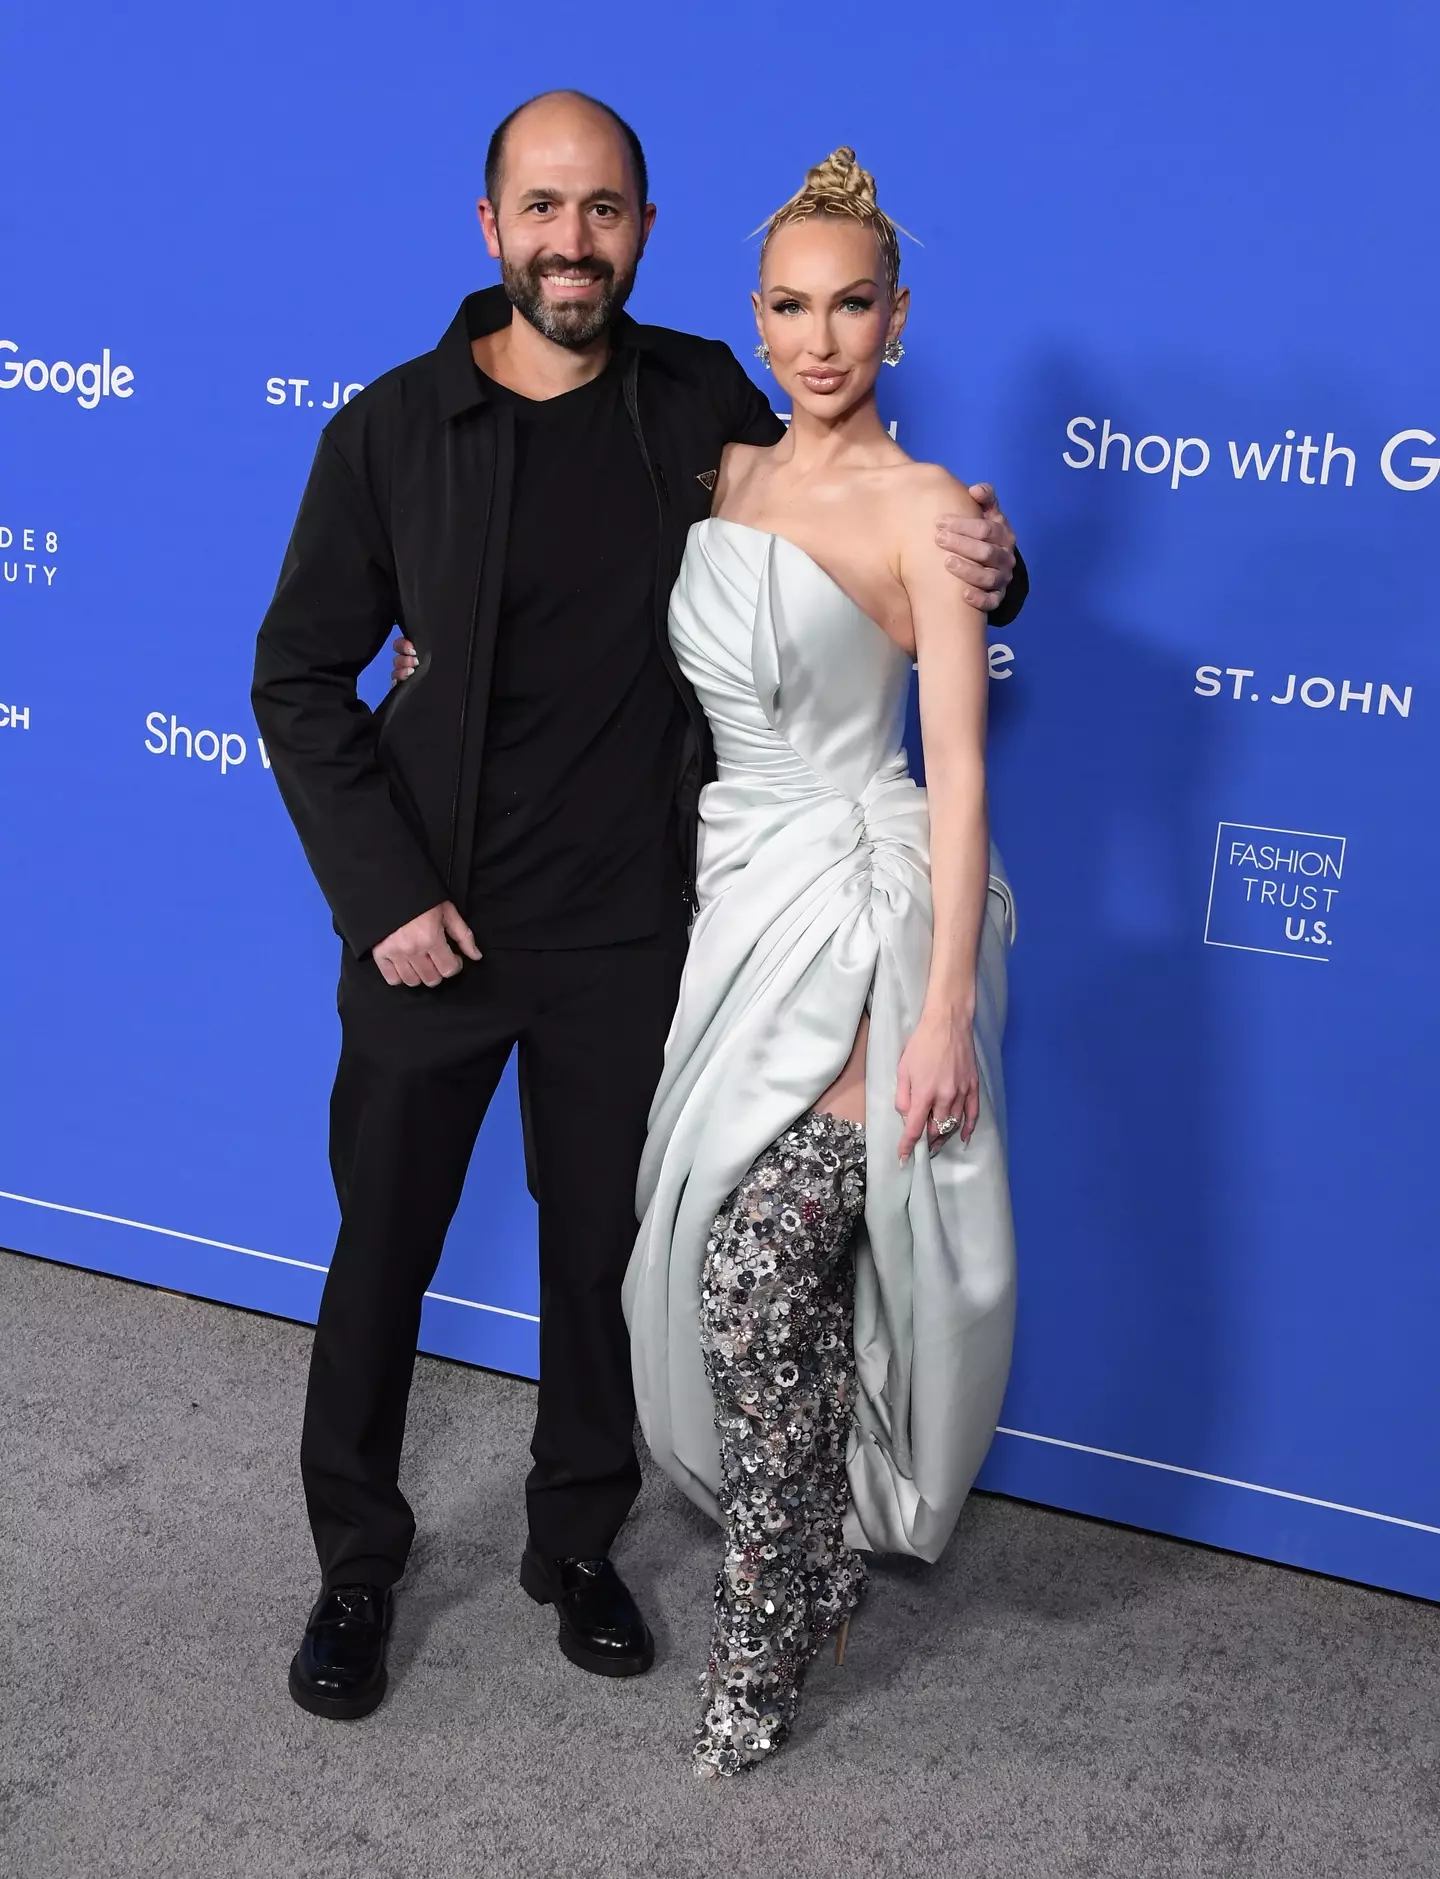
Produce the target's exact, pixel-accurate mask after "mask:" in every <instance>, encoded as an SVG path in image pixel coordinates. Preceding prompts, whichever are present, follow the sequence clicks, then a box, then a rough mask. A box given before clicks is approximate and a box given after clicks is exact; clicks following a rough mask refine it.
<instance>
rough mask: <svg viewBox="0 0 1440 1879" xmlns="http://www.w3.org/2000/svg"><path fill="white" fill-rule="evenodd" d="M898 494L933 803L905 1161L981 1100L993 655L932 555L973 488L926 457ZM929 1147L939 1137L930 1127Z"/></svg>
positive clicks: (964, 1126)
mask: <svg viewBox="0 0 1440 1879" xmlns="http://www.w3.org/2000/svg"><path fill="white" fill-rule="evenodd" d="M915 483H916V484H919V485H921V487H919V488H916V487H915V486H914V484H912V487H911V488H910V489H909V490H908V491H907V492H906V501H905V519H904V521H902V522H901V524H900V525H899V536H900V567H899V572H900V579H901V581H902V583H903V585H904V587H905V592H906V594H907V596H908V597H909V601H910V613H911V618H912V620H913V622H914V628H915V657H916V662H917V664H918V665H919V668H920V728H921V731H922V733H923V735H924V740H925V782H926V789H927V793H928V797H929V804H930V882H931V894H932V897H933V901H934V909H935V936H934V943H933V947H932V950H931V955H930V977H929V980H928V982H927V984H926V989H925V1003H924V1007H923V1009H922V1011H921V1015H920V1021H919V1023H918V1024H917V1025H916V1027H915V1030H914V1033H913V1035H912V1036H911V1038H910V1041H909V1043H908V1044H907V1045H906V1047H905V1051H904V1053H903V1054H902V1056H901V1059H900V1076H899V1082H898V1086H897V1089H896V1098H895V1101H896V1107H897V1108H898V1109H899V1110H900V1112H901V1114H902V1115H903V1116H904V1117H905V1127H904V1130H903V1131H902V1134H901V1140H900V1158H901V1160H902V1161H904V1160H905V1159H906V1158H907V1157H908V1156H909V1154H910V1152H911V1150H912V1149H913V1148H914V1146H915V1144H916V1142H918V1141H919V1139H920V1137H921V1135H922V1134H924V1133H925V1130H926V1127H927V1125H933V1124H934V1123H941V1122H944V1121H945V1120H946V1119H947V1118H949V1117H951V1116H954V1117H957V1118H958V1119H959V1123H960V1129H959V1133H960V1137H961V1140H962V1141H966V1142H968V1141H969V1139H970V1137H971V1135H972V1133H973V1132H974V1129H975V1122H976V1118H977V1116H978V1114H979V1107H980V1078H979V1071H978V1068H977V1066H976V1062H975V1047H974V1041H973V1037H972V1034H971V1026H972V1024H973V1022H974V1017H975V970H976V961H977V958H978V954H979V948H980V926H981V922H982V920H983V918H984V914H985V896H986V894H987V892H988V889H989V880H990V825H989V818H988V815H987V813H986V804H985V713H986V703H987V694H988V690H989V664H988V660H987V656H986V648H985V624H984V615H983V614H982V613H980V612H979V611H978V610H977V609H976V608H974V607H972V606H970V605H969V604H968V603H967V601H966V600H965V597H964V594H963V592H962V591H961V585H960V583H959V582H958V581H956V580H955V579H954V577H953V576H952V575H951V574H949V573H948V572H947V571H946V568H945V566H944V563H943V562H942V561H941V559H940V557H939V556H938V555H937V554H936V553H935V543H934V526H933V522H932V520H931V518H932V517H933V516H934V515H935V513H936V510H937V507H939V508H944V509H947V510H949V511H951V512H953V513H956V514H969V513H974V514H978V513H979V509H978V505H977V504H976V503H975V502H974V500H973V498H972V497H971V496H970V495H969V493H968V492H967V491H966V490H965V489H964V488H963V487H962V486H961V485H960V484H959V483H957V482H956V481H955V479H954V478H953V477H951V476H949V475H947V474H946V473H945V471H943V470H940V469H938V468H935V467H933V466H930V465H925V466H923V467H921V468H919V469H918V472H917V476H916V478H915ZM930 1139H931V1145H932V1147H933V1146H934V1145H935V1144H936V1142H937V1141H938V1140H941V1139H943V1138H942V1137H939V1136H937V1134H936V1132H935V1129H934V1127H933V1126H931V1131H930Z"/></svg>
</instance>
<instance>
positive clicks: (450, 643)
mask: <svg viewBox="0 0 1440 1879" xmlns="http://www.w3.org/2000/svg"><path fill="white" fill-rule="evenodd" d="M510 317H511V307H510V302H509V301H508V300H507V299H506V297H505V293H504V290H503V289H501V288H499V287H494V288H489V289H487V290H485V291H484V292H481V293H476V294H471V295H470V296H469V297H468V298H467V299H466V301H465V302H464V304H463V305H462V306H461V308H460V311H459V312H458V313H457V314H456V316H455V318H454V320H453V321H452V322H451V324H450V326H449V328H448V329H447V331H446V333H445V335H444V337H443V338H442V339H441V341H440V344H439V345H438V346H437V347H436V348H435V350H434V351H433V352H427V353H424V354H422V355H421V357H420V358H418V359H412V360H410V362H409V363H408V364H406V365H401V366H397V367H396V368H395V370H394V371H392V372H387V373H386V374H385V375H384V377H383V378H379V379H377V380H376V381H375V382H374V383H373V384H371V385H368V386H367V387H366V388H365V390H364V391H362V392H360V393H359V394H358V395H357V396H356V397H355V398H354V399H353V400H352V402H351V403H350V404H348V405H346V406H344V407H343V408H342V409H341V410H339V411H337V412H336V414H335V416H334V417H333V418H332V419H331V420H330V422H329V424H328V425H326V427H325V429H324V431H323V432H322V433H321V437H320V445H319V448H318V450H317V451H316V455H315V462H314V466H313V467H312V469H311V472H310V479H309V481H308V483H307V484H306V486H305V494H304V496H303V498H302V499H301V503H300V511H299V514H298V515H297V517H296V519H295V528H294V531H293V533H292V535H291V537H290V545H289V547H288V549H287V550H286V553H285V560H284V564H283V565H282V567H281V570H280V581H279V585H278V586H277V588H276V590H275V598H274V600H273V601H272V602H271V603H270V608H269V610H268V612H267V613H266V615H265V620H264V623H263V625H262V626H261V628H260V636H259V643H258V645H257V648H256V654H255V683H254V688H253V691H252V694H251V696H252V698H253V701H254V706H255V716H256V719H257V720H258V722H259V725H260V730H261V733H262V735H263V736H264V738H265V744H266V749H267V752H268V754H269V757H270V762H271V766H272V768H273V769H274V772H275V777H276V781H277V782H278V783H279V785H280V793H281V795H282V796H283V798H284V800H285V806H286V808H287V809H288V810H289V811H290V815H291V817H292V819H293V820H294V823H295V826H296V828H297V829H298V830H299V833H300V840H301V841H302V843H303V844H304V847H305V853H306V856H307V857H308V859H309V862H310V865H311V867H312V868H313V869H314V871H315V877H316V879H317V880H318V881H319V883H320V886H321V888H322V890H323V891H324V894H325V897H326V899H327V900H328V901H329V903H330V907H331V910H332V911H333V913H334V915H335V924H336V927H337V929H338V930H339V932H340V933H341V935H342V936H343V938H344V939H345V940H346V942H347V943H348V945H349V946H350V947H351V948H352V950H353V951H354V952H355V953H356V954H357V955H363V954H365V953H367V952H369V951H370V949H371V947H372V946H375V945H377V944H378V943H379V941H381V940H382V939H384V938H386V936H387V935H389V934H390V933H393V932H394V931H395V930H396V928H397V927H401V926H404V925H405V923H406V922H407V921H409V920H413V919H414V918H415V917H416V915H417V914H421V913H424V912H425V911H426V910H427V909H428V908H430V907H434V906H437V905H438V904H439V903H440V902H441V901H442V900H452V901H454V902H455V903H456V905H457V906H459V907H460V909H461V911H462V913H463V912H465V911H466V909H465V893H466V887H467V883H468V881H469V878H470V862H471V855H472V851H473V848H474V842H475V815H476V808H477V804H478V801H479V793H480V766H481V761H482V757H483V754H484V739H485V721H486V714H487V709H488V704H489V696H490V680H491V669H492V664H493V660H494V653H495V637H496V628H497V623H498V613H499V604H500V592H501V584H502V580H503V576H504V553H505V542H506V538H507V535H508V532H509V508H510V494H511V488H512V485H513V481H514V467H515V430H514V417H513V414H512V412H511V411H510V410H509V409H507V408H506V407H505V406H504V405H502V404H500V403H498V402H497V401H493V400H491V399H489V398H488V397H487V396H486V392H485V386H484V381H483V379H482V378H481V376H480V374H479V373H478V372H477V371H476V370H475V365H474V360H473V357H472V354H471V351H470V342H471V340H472V339H475V338H477V337H479V336H480V335H481V334H484V333H490V332H495V331H497V330H498V329H499V328H500V327H502V326H504V325H506V324H508V322H509V320H510ZM616 344H617V348H618V350H619V351H620V352H621V354H622V370H623V386H624V393H625V403H626V408H627V409H628V411H629V414H630V421H631V424H632V425H633V426H634V429H635V435H636V438H637V441H638V443H639V446H640V451H641V454H642V456H643V457H644V460H645V464H646V467H647V469H648V470H649V473H650V480H651V483H652V484H653V486H654V490H655V501H656V505H657V508H658V511H659V516H660V550H659V558H658V564H657V567H656V570H655V633H656V638H657V640H658V643H659V647H660V654H661V657H662V658H663V659H664V661H665V666H666V669H667V670H668V672H669V673H670V676H671V679H672V680H673V682H674V684H675V687H676V689H677V691H678V692H679V694H680V696H681V698H682V699H683V700H684V703H685V709H686V713H687V717H688V725H687V731H686V739H685V752H684V758H683V762H682V766H681V776H680V780H679V819H680V830H681V839H682V842H683V844H684V855H685V869H686V875H687V880H688V878H689V877H692V876H693V872H694V855H695V836H696V820H697V808H696V805H697V801H698V797H699V792H700V788H701V785H702V784H703V783H704V782H706V781H707V780H708V779H709V777H710V776H711V775H712V774H713V756H712V752H711V747H710V737H709V732H708V730H707V728H706V724H705V718H704V714H703V712H702V711H701V709H700V706H699V703H698V701H697V699H696V697H695V694H694V692H693V691H692V690H691V688H690V686H689V684H688V683H687V681H686V679H685V677H684V674H683V673H682V672H681V671H680V668H679V666H678V664H677V663H676V660H675V655H674V653H673V652H672V651H671V648H670V640H669V635H668V632H667V630H666V616H667V612H668V607H669V600H670V589H671V587H672V586H673V585H674V582H675V577H676V575H677V574H678V573H679V570H680V562H681V557H682V556H683V554H684V550H685V537H686V534H687V532H688V531H689V528H690V525H691V523H692V522H698V521H699V520H701V518H702V517H704V516H706V515H708V514H709V512H710V501H711V494H710V484H712V483H713V481H714V479H713V477H711V476H709V474H708V473H709V472H711V471H713V470H715V469H716V468H717V467H718V466H719V462H720V453H721V451H722V449H723V448H724V446H725V445H726V444H727V443H731V442H742V443H753V444H768V443H773V442H774V441H775V440H776V439H777V438H778V437H780V436H782V435H783V427H782V425H781V423H780V421H779V419H778V418H776V417H775V415H774V413H773V412H772V411H771V410H770V407H769V405H768V404H767V403H766V401H765V398H764V396H763V395H762V394H761V393H760V392H759V391H758V390H757V389H756V387H755V386H754V384H752V382H751V380H750V379H749V378H748V377H747V376H746V374H745V372H744V371H743V370H742V368H741V366H740V364H739V362H738V361H737V359H736V358H735V355H734V354H733V353H732V352H731V351H730V349H729V347H728V346H726V345H724V344H723V343H722V342H720V341H718V340H709V339H696V338H694V337H692V335H690V334H688V333H676V332H672V331H670V330H669V328H667V327H663V326H640V325H637V324H636V322H635V321H633V320H631V319H630V318H629V317H628V316H627V315H623V314H622V315H621V317H620V320H619V322H618V324H617V327H616ZM702 477H704V478H707V480H706V481H702V480H701V479H702ZM1025 587H1026V582H1025V575H1024V570H1023V567H1022V566H1021V565H1020V564H1019V563H1018V562H1017V566H1016V578H1015V580H1014V582H1013V583H1012V585H1011V589H1010V592H1009V593H1008V594H1007V595H1006V598H1005V604H1004V606H1003V607H1002V608H1001V609H999V610H998V612H997V614H996V615H992V619H993V620H994V623H995V624H996V625H1003V624H1005V623H1006V622H1008V621H1009V620H1011V619H1013V618H1014V616H1015V614H1016V613H1018V612H1019V609H1020V605H1021V603H1022V602H1023V600H1024V596H1025ZM397 625H398V626H400V627H401V628H403V630H404V632H405V634H406V636H407V637H408V638H409V639H411V640H413V642H414V644H415V647H416V650H417V652H418V653H419V655H420V662H419V668H418V670H417V671H416V672H415V674H414V676H413V677H412V678H410V679H408V680H407V681H406V682H405V684H403V685H397V686H395V687H393V688H392V689H391V691H390V693H389V695H388V696H387V697H386V699H385V701H384V703H383V704H382V705H381V706H380V708H379V710H377V711H374V712H372V711H371V710H370V709H369V707H368V706H367V705H365V704H364V703H362V702H361V700H360V698H359V697H358V696H357V693H356V689H355V685H356V680H357V678H358V677H359V675H360V673H361V672H363V671H364V669H365V667H366V666H367V665H369V663H370V662H371V660H372V659H373V658H374V657H375V655H376V653H377V652H379V650H380V648H381V647H382V646H383V645H384V643H385V641H386V638H387V637H388V635H389V633H390V631H391V629H392V628H393V627H395V626H397Z"/></svg>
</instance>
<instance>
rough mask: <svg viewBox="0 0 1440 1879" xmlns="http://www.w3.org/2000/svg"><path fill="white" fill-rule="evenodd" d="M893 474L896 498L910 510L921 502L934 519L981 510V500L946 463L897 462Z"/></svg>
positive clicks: (917, 506)
mask: <svg viewBox="0 0 1440 1879" xmlns="http://www.w3.org/2000/svg"><path fill="white" fill-rule="evenodd" d="M894 478H895V481H894V490H893V493H894V499H895V501H896V502H897V503H900V504H903V506H904V509H905V512H906V513H907V514H913V513H914V512H915V510H916V509H917V508H919V507H920V506H921V505H926V515H927V517H928V520H929V521H931V522H933V520H934V519H935V517H937V516H941V515H964V516H974V515H979V514H980V505H979V503H978V502H976V500H975V498H974V497H973V496H972V495H971V494H970V491H969V490H968V489H967V488H966V487H965V485H964V484H963V483H962V482H961V481H960V479H959V477H958V476H955V475H953V474H952V473H951V472H950V471H949V470H947V469H946V468H945V465H944V464H943V463H917V462H915V461H914V460H913V459H912V460H911V461H910V462H908V463H904V464H899V465H897V466H896V469H895V472H894Z"/></svg>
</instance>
